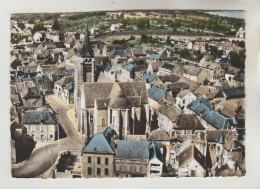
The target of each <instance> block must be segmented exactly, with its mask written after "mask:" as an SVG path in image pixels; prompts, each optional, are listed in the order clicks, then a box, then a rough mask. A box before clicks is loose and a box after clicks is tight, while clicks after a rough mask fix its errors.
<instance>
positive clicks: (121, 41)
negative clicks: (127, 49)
mask: <svg viewBox="0 0 260 189" xmlns="http://www.w3.org/2000/svg"><path fill="white" fill-rule="evenodd" d="M125 43H126V40H125V39H122V40H120V39H117V40H114V41H113V44H114V45H124V44H125Z"/></svg>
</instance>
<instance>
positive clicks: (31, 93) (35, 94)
mask: <svg viewBox="0 0 260 189" xmlns="http://www.w3.org/2000/svg"><path fill="white" fill-rule="evenodd" d="M40 97H41V90H40V88H39V87H38V86H34V87H30V88H28V92H27V93H26V95H25V96H24V98H27V99H29V98H30V99H32V98H40Z"/></svg>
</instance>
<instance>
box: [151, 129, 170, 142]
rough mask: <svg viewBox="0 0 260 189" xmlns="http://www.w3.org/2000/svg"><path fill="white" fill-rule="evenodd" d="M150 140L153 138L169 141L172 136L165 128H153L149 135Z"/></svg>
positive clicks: (154, 139)
mask: <svg viewBox="0 0 260 189" xmlns="http://www.w3.org/2000/svg"><path fill="white" fill-rule="evenodd" d="M148 140H153V141H169V140H170V137H169V135H168V133H167V132H166V131H165V130H163V129H156V130H153V131H152V132H151V133H150V134H149V137H148Z"/></svg>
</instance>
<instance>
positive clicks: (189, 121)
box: [174, 114, 205, 130]
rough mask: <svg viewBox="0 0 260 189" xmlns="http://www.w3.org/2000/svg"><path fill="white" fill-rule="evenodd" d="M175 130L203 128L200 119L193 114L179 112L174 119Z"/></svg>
mask: <svg viewBox="0 0 260 189" xmlns="http://www.w3.org/2000/svg"><path fill="white" fill-rule="evenodd" d="M174 129H175V130H204V129H205V127H204V126H203V125H202V123H201V122H200V120H199V119H198V117H197V116H196V115H195V114H180V115H179V116H178V117H177V119H176V126H175V127H174Z"/></svg>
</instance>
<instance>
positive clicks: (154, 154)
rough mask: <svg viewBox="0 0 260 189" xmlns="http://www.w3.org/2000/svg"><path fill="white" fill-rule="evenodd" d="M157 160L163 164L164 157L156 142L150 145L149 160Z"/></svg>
mask: <svg viewBox="0 0 260 189" xmlns="http://www.w3.org/2000/svg"><path fill="white" fill-rule="evenodd" d="M153 158H157V159H158V160H160V161H161V162H162V163H163V156H162V154H161V152H160V149H159V147H158V146H157V145H156V143H155V142H152V143H150V149H149V159H150V160H151V159H153Z"/></svg>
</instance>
